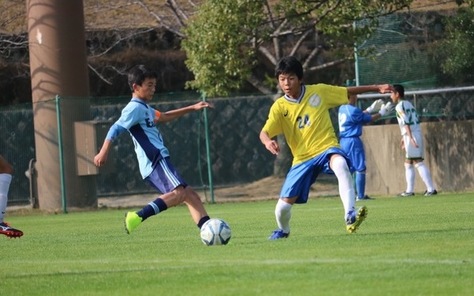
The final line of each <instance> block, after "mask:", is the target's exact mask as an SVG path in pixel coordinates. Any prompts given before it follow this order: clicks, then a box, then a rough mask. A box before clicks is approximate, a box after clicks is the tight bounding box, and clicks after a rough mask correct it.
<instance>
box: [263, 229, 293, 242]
mask: <svg viewBox="0 0 474 296" xmlns="http://www.w3.org/2000/svg"><path fill="white" fill-rule="evenodd" d="M288 236H290V233H285V232H283V230H281V229H277V230H275V231H273V232H272V235H270V237H269V238H268V239H269V240H276V239H280V238H287V237H288Z"/></svg>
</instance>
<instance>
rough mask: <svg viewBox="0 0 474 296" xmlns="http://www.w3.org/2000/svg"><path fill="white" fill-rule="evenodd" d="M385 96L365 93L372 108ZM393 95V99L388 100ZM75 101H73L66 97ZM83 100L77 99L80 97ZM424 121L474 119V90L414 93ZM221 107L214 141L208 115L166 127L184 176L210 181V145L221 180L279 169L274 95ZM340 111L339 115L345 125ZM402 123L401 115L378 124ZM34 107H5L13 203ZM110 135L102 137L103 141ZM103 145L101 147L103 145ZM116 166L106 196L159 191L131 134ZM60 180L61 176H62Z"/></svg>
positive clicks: (104, 113) (24, 195) (118, 103)
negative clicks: (270, 117) (271, 143)
mask: <svg viewBox="0 0 474 296" xmlns="http://www.w3.org/2000/svg"><path fill="white" fill-rule="evenodd" d="M178 97H183V96H182V95H181V94H168V95H166V96H164V95H159V96H157V97H156V98H155V99H154V100H153V101H152V103H151V105H152V106H153V107H154V108H156V109H159V110H161V111H167V110H170V109H174V108H178V107H182V106H185V105H189V104H193V103H195V102H196V101H198V100H199V99H200V98H199V96H195V95H194V96H191V98H189V97H188V98H185V99H181V100H177V99H176V98H178ZM380 97H381V95H364V96H361V97H360V100H359V104H360V107H362V108H365V107H367V106H369V105H370V103H371V102H372V101H373V100H374V99H375V98H380ZM385 98H386V97H385ZM62 99H63V100H68V98H62ZM75 99H76V100H77V98H75ZM406 99H408V100H410V101H412V102H413V103H414V104H415V106H416V108H417V111H418V113H419V114H420V115H421V120H422V121H457V120H472V119H474V87H464V88H457V89H456V88H451V89H440V90H426V91H415V92H409V91H407V92H406ZM128 101H129V98H123V97H122V98H101V99H95V98H94V99H90V102H91V110H90V111H91V120H95V121H99V122H106V123H107V124H108V125H111V124H112V123H113V122H114V121H115V120H116V119H118V117H119V116H120V112H121V110H122V108H123V107H124V106H125V105H126V104H127V103H128ZM210 101H212V102H213V103H214V105H215V108H214V109H210V110H209V111H208V113H207V114H208V120H207V121H208V127H207V128H208V132H209V143H206V136H205V133H206V130H205V129H206V126H205V125H204V117H203V113H202V112H194V113H190V114H187V115H185V116H184V117H182V118H180V119H178V120H176V121H172V122H169V123H166V124H160V125H159V126H158V128H159V129H160V131H161V132H162V134H163V138H164V140H165V144H166V146H167V147H168V148H169V150H170V153H171V161H172V162H173V164H174V165H175V166H176V167H177V169H178V171H179V172H180V173H181V174H182V175H183V177H184V179H185V180H186V181H187V182H188V183H189V184H190V185H191V186H193V187H195V188H203V187H204V188H205V187H208V186H209V184H210V182H209V181H210V180H209V174H208V162H207V159H208V158H207V155H206V145H209V150H210V158H209V159H210V162H211V163H210V167H211V172H212V177H213V185H214V186H216V187H219V186H228V185H235V184H243V183H251V182H254V181H257V180H260V179H262V178H265V177H268V176H270V175H272V173H273V166H274V160H275V158H274V156H273V155H271V154H270V153H268V152H267V151H266V150H265V148H264V147H263V145H261V143H260V140H259V137H258V135H259V132H260V130H261V128H262V127H263V125H264V123H265V120H266V117H267V114H268V110H269V108H270V106H271V104H272V103H273V100H272V98H271V97H270V96H262V95H254V96H239V97H231V98H216V99H212V100H210ZM336 111H337V110H334V111H333V112H332V115H333V116H332V117H333V120H334V126H335V127H336V128H337V112H336ZM392 123H396V119H395V118H394V116H392V117H389V118H387V119H386V120H382V121H379V122H377V123H376V124H392ZM34 133H35V131H34V126H33V112H32V105H31V104H25V105H20V106H15V107H14V108H3V109H0V137H1V138H0V153H1V154H2V155H3V156H4V157H5V158H6V159H7V160H8V161H9V162H10V163H11V164H12V165H13V166H14V168H15V171H16V173H15V175H14V177H13V180H12V184H11V187H10V194H9V204H27V203H29V202H31V195H32V189H34V188H32V186H31V183H30V179H29V178H28V173H27V172H28V171H29V168H31V166H32V162H34V160H35V157H36V155H35V139H34ZM102 141H103V139H100V140H99V146H100V145H101V144H102ZM98 148H99V147H98ZM113 150H114V151H113V157H112V158H111V159H109V161H110V162H112V168H113V169H112V170H109V171H107V172H104V173H102V174H99V175H97V194H98V196H116V195H129V194H140V193H148V192H153V190H152V189H151V188H150V187H149V186H148V185H147V184H146V183H145V182H143V180H142V178H141V176H140V173H139V170H138V164H137V161H136V158H135V152H134V149H133V143H132V141H131V139H130V137H129V136H128V135H127V134H123V135H122V136H121V137H119V138H118V139H117V140H116V141H115V143H114V148H113ZM58 178H59V176H58Z"/></svg>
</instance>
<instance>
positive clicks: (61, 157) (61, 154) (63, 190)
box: [56, 96, 67, 214]
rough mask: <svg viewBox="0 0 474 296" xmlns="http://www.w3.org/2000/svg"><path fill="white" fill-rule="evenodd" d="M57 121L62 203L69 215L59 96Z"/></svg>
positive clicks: (64, 210) (57, 99)
mask: <svg viewBox="0 0 474 296" xmlns="http://www.w3.org/2000/svg"><path fill="white" fill-rule="evenodd" d="M56 120H57V122H58V149H59V178H60V180H61V201H62V207H63V213H65V214H67V202H66V177H65V169H64V147H63V129H62V123H61V98H60V97H59V96H56Z"/></svg>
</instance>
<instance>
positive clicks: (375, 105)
mask: <svg viewBox="0 0 474 296" xmlns="http://www.w3.org/2000/svg"><path fill="white" fill-rule="evenodd" d="M382 105H383V100H382V99H378V100H376V101H375V102H373V103H372V105H370V106H369V107H368V108H367V109H365V111H366V112H367V113H370V114H371V113H376V112H379V110H380V108H381V107H382Z"/></svg>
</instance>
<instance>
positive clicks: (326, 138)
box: [263, 84, 349, 165]
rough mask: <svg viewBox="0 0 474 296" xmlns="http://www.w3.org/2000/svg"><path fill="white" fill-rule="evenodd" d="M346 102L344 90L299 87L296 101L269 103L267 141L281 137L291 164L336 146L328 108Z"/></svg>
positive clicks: (336, 87)
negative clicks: (299, 93) (291, 155)
mask: <svg viewBox="0 0 474 296" xmlns="http://www.w3.org/2000/svg"><path fill="white" fill-rule="evenodd" d="M348 102H349V100H348V96H347V88H345V87H339V86H333V85H327V84H315V85H302V86H301V95H300V97H299V98H298V99H296V100H295V99H292V98H289V97H287V96H283V97H281V98H279V99H277V100H276V101H275V102H274V103H273V105H272V107H271V108H270V112H269V114H268V119H267V122H266V123H265V125H264V127H263V130H264V131H265V132H267V133H268V135H269V136H270V137H271V138H273V137H275V136H277V135H280V134H283V135H284V136H285V138H286V141H287V143H288V146H289V147H290V149H291V153H292V154H293V165H295V164H298V163H301V162H303V161H306V160H308V159H310V158H312V157H314V156H316V155H318V154H320V153H322V152H324V151H325V150H327V149H329V148H330V147H340V146H339V143H338V140H337V137H336V133H335V131H334V127H333V125H332V122H331V118H330V115H329V109H331V108H334V107H337V106H340V105H344V104H348Z"/></svg>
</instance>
